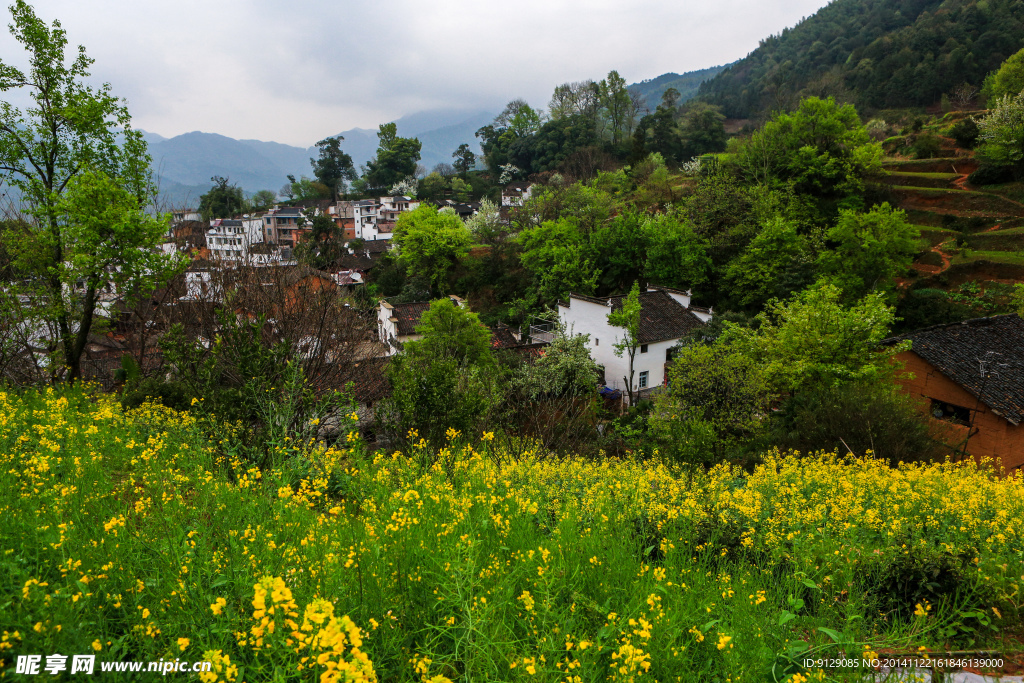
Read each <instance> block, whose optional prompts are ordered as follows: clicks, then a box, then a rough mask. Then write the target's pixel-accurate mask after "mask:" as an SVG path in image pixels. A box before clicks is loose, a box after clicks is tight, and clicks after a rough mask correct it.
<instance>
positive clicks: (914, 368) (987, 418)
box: [887, 315, 1024, 472]
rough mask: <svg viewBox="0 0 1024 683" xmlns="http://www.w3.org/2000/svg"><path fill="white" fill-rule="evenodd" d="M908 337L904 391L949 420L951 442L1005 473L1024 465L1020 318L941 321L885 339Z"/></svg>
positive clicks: (1022, 330) (1023, 335)
mask: <svg viewBox="0 0 1024 683" xmlns="http://www.w3.org/2000/svg"><path fill="white" fill-rule="evenodd" d="M902 340H910V342H911V349H910V350H909V351H905V352H903V353H901V354H899V355H898V356H897V358H898V359H899V360H900V361H902V362H903V364H904V366H905V371H907V372H910V373H913V378H907V377H904V378H902V379H901V381H900V384H901V386H902V389H903V391H904V392H906V393H908V394H910V395H911V396H914V397H916V398H920V399H922V401H921V407H922V409H923V410H927V411H928V412H929V413H930V414H931V416H932V417H933V418H934V419H936V420H941V421H943V423H944V424H943V427H944V430H943V431H944V433H945V435H946V436H945V439H946V443H947V444H949V445H950V446H954V447H956V448H957V450H958V451H960V450H962V449H963V446H964V444H965V443H966V452H967V453H969V454H970V455H972V456H974V457H975V458H979V459H980V458H992V459H994V460H998V461H999V462H1000V463H1001V464H1002V466H1003V467H1004V468H1005V469H1006V470H1007V472H1009V471H1012V470H1015V469H1017V468H1019V467H1021V466H1024V424H1021V422H1022V421H1024V320H1022V319H1021V318H1020V317H1019V316H1016V315H999V316H993V317H991V318H975V319H973V320H966V321H964V322H962V323H955V324H951V325H937V326H935V327H928V328H925V329H922V330H918V331H916V332H912V333H910V334H907V335H903V336H901V337H895V338H893V339H890V340H887V341H889V342H896V341H902Z"/></svg>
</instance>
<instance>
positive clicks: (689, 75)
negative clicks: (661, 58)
mask: <svg viewBox="0 0 1024 683" xmlns="http://www.w3.org/2000/svg"><path fill="white" fill-rule="evenodd" d="M728 66H729V65H727V64H726V65H722V66H712V67H709V68H707V69H699V70H697V71H687V72H686V73H684V74H677V73H667V74H662V75H660V76H658V77H657V78H651V79H648V80H646V81H640V82H639V83H633V84H632V85H629V86H627V87H628V88H629V90H630V92H634V93H637V94H638V95H640V96H641V97H643V98H644V99H645V100H646V101H647V107H648V108H649V109H650V110H651V111H654V109H655V108H657V106H658V105H659V104H660V103H661V96H662V95H664V94H665V91H666V90H668V89H669V88H675V89H676V90H678V91H679V101H680V103H682V102H686V101H687V100H690V99H693V98H694V97H696V96H697V91H698V90H699V89H700V85H701V83H703V82H704V81H707V80H710V79H712V78H714V77H715V76H717V75H718V74H719V73H721V71H722V70H723V69H725V68H727V67H728Z"/></svg>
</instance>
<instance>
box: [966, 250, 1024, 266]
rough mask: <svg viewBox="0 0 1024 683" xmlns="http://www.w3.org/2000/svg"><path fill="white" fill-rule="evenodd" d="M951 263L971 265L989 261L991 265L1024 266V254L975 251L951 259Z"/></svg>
mask: <svg viewBox="0 0 1024 683" xmlns="http://www.w3.org/2000/svg"><path fill="white" fill-rule="evenodd" d="M952 261H953V263H973V262H976V261H991V262H993V263H1009V264H1013V265H1018V266H1021V265H1024V253H1019V252H1017V253H1015V252H1010V251H976V250H973V249H972V250H970V251H969V252H968V253H967V254H966V255H963V254H960V255H958V256H955V257H954V258H953V259H952Z"/></svg>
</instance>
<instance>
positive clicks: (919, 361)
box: [897, 351, 1024, 470]
mask: <svg viewBox="0 0 1024 683" xmlns="http://www.w3.org/2000/svg"><path fill="white" fill-rule="evenodd" d="M897 358H898V359H899V360H900V361H902V362H903V364H904V368H905V372H910V373H913V375H914V377H913V378H912V379H910V378H907V377H902V378H901V379H900V385H901V386H902V389H903V391H905V392H906V393H908V394H910V395H911V396H914V397H921V398H924V399H926V400H924V401H922V402H921V408H922V410H926V411H929V412H930V410H931V402H930V400H927V399H935V400H938V401H942V402H944V403H949V404H952V405H955V406H961V407H963V408H967V409H969V410H970V414H971V416H972V419H973V422H974V426H973V431H972V433H971V437H970V440H969V441H968V444H967V452H968V453H970V454H971V455H973V456H974V457H975V458H979V459H980V458H992V459H994V460H999V461H1000V463H1001V464H1002V466H1003V467H1004V468H1005V469H1006V470H1012V469H1014V468H1017V467H1020V466H1021V465H1024V424H1019V425H1013V424H1010V422H1009V421H1007V420H1006V419H1004V418H1002V417H1000V416H998V415H996V414H995V413H993V412H992V411H991V410H990V409H989V407H988V406H986V405H985V404H984V403H980V402H979V401H978V399H977V398H975V396H973V395H972V394H970V393H968V392H967V391H966V390H965V389H964V388H963V387H961V386H960V385H959V384H957V383H956V382H954V381H952V380H951V379H949V378H948V377H946V376H945V375H943V374H942V373H941V372H939V371H938V370H936V369H935V367H934V366H933V365H931V363H929V362H928V361H926V360H924V359H923V358H921V357H920V356H918V355H917V354H916V353H914V352H913V351H905V352H903V353H901V354H899V355H898V356H897ZM975 408H977V411H975ZM936 422H938V420H936ZM942 430H943V431H944V432H945V437H946V443H949V444H957V445H962V443H963V440H964V439H965V438H966V437H967V428H966V427H963V426H960V425H955V424H951V423H948V422H943V424H942Z"/></svg>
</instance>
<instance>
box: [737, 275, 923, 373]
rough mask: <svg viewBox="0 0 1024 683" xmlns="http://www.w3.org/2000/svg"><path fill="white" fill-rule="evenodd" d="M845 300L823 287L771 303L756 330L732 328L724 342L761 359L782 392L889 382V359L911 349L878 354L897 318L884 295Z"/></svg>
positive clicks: (893, 348) (833, 289)
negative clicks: (863, 382) (828, 385)
mask: <svg viewBox="0 0 1024 683" xmlns="http://www.w3.org/2000/svg"><path fill="white" fill-rule="evenodd" d="M842 299H843V292H842V291H841V290H840V289H839V288H838V287H836V286H835V285H834V284H831V283H829V282H825V281H819V282H818V283H816V284H815V285H814V286H812V287H809V288H808V289H806V290H804V291H803V292H801V293H800V294H798V295H797V296H796V297H794V298H793V299H792V300H791V301H789V302H787V303H782V302H780V301H778V300H773V301H771V302H769V303H768V307H767V309H766V310H765V311H763V312H762V313H760V314H758V316H757V320H758V322H759V323H760V325H759V326H758V327H757V329H756V330H755V329H751V328H746V327H740V326H738V325H736V324H733V323H730V324H728V325H727V327H726V331H725V333H724V334H723V335H722V337H721V339H722V340H723V341H726V342H731V343H735V344H736V348H737V349H738V350H740V351H741V352H743V353H744V354H746V355H747V356H748V357H749V358H753V359H757V360H758V361H759V362H760V363H761V364H762V366H763V367H764V369H765V373H766V376H767V377H768V379H769V382H770V384H771V386H772V387H773V389H774V390H776V391H779V392H785V391H798V390H800V389H801V388H803V387H806V386H810V385H814V384H830V385H838V384H842V383H845V382H851V381H862V380H863V381H876V380H879V379H882V378H888V377H890V376H891V374H892V371H893V365H892V363H891V356H892V355H894V354H896V353H899V352H900V351H904V350H906V348H908V347H907V346H906V345H900V344H894V345H891V346H889V347H886V348H885V349H881V350H880V349H879V346H878V343H879V342H880V341H882V339H884V338H885V337H886V336H887V335H888V334H889V328H890V327H891V326H892V323H893V320H894V318H895V315H894V313H893V308H892V307H890V306H888V305H886V303H885V297H884V295H882V294H881V293H874V294H868V295H867V296H865V297H864V298H863V299H861V300H860V301H858V302H857V303H855V304H854V305H852V306H844V305H843V303H842Z"/></svg>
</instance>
